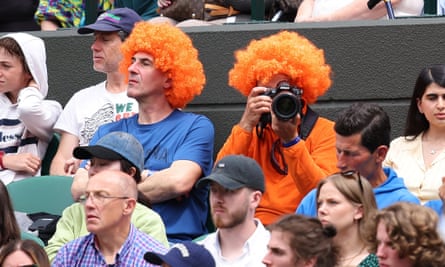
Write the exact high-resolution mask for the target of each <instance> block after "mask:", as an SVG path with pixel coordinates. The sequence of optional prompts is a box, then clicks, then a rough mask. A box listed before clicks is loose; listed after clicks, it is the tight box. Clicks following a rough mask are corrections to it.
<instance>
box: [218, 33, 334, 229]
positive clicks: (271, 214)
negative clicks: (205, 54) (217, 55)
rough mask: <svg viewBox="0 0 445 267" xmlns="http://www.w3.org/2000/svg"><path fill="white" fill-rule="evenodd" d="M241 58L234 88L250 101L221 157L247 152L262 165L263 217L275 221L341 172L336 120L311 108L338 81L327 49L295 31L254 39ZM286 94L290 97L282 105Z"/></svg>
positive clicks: (233, 77) (232, 73) (260, 214)
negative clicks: (332, 73)
mask: <svg viewBox="0 0 445 267" xmlns="http://www.w3.org/2000/svg"><path fill="white" fill-rule="evenodd" d="M235 57H236V62H235V64H234V66H233V68H232V69H231V70H230V72H229V85H230V86H232V87H234V88H236V89H237V90H238V91H239V92H241V93H242V94H243V95H245V96H247V103H246V107H245V110H244V114H243V115H242V117H241V120H240V122H239V123H238V124H237V125H235V126H234V127H233V128H232V132H231V134H230V136H229V137H228V138H227V140H226V142H225V144H224V146H223V147H222V148H221V150H220V151H219V153H218V156H217V160H220V159H221V158H223V157H224V156H226V155H230V154H241V155H245V156H248V157H251V158H253V159H254V160H256V161H257V162H258V163H259V164H260V166H261V168H262V169H263V172H264V176H265V183H266V188H267V190H266V191H265V192H264V195H263V197H262V200H261V202H260V205H259V206H258V208H257V210H256V214H255V216H256V217H257V218H258V219H260V220H261V222H262V223H263V224H265V225H268V224H271V223H272V222H274V221H275V220H276V219H278V217H280V216H281V215H283V214H287V213H292V212H294V211H295V208H296V207H297V206H298V204H299V203H300V201H301V199H302V198H303V197H304V195H305V194H306V193H307V192H309V191H310V190H311V189H313V188H315V187H316V186H317V183H318V181H319V180H321V179H322V178H324V177H326V176H327V175H328V174H330V173H333V172H335V171H336V170H337V168H336V166H335V161H336V160H335V133H334V127H333V125H334V123H333V122H332V121H330V120H327V119H326V118H322V117H319V116H318V114H317V113H315V112H314V111H312V109H310V107H309V105H310V104H312V103H314V102H315V101H316V100H317V98H318V97H319V96H321V95H323V94H324V93H325V92H326V91H327V90H328V88H329V86H330V85H331V82H332V81H331V78H330V74H331V67H330V66H329V65H328V64H326V62H325V57H324V53H323V50H321V49H319V48H317V47H316V46H315V45H314V44H313V43H311V42H310V41H309V40H307V39H306V38H304V37H303V36H301V35H299V34H298V33H296V32H288V31H282V32H279V33H277V34H273V35H271V36H268V37H265V38H263V39H261V40H254V41H252V42H251V43H250V44H249V45H248V46H247V48H245V49H242V50H239V51H237V52H236V53H235ZM277 88H278V89H277ZM275 94H276V95H277V96H274V95H275ZM282 96H287V98H284V99H288V100H285V101H284V102H280V103H281V104H280V105H278V104H277V102H274V101H275V100H276V99H283V98H282ZM273 98H274V99H273ZM290 99H294V100H290ZM273 103H275V104H273ZM286 103H287V104H290V103H292V104H290V105H286ZM282 104H285V105H282ZM274 105H276V106H275V107H276V108H275V109H276V110H279V111H280V110H281V113H280V114H284V115H286V117H284V119H279V118H277V114H276V110H274ZM299 106H300V108H298V107H299ZM294 111H296V112H294ZM291 115H292V116H291ZM287 116H289V117H287ZM283 192H286V193H283Z"/></svg>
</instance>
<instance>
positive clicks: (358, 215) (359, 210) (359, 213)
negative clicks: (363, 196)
mask: <svg viewBox="0 0 445 267" xmlns="http://www.w3.org/2000/svg"><path fill="white" fill-rule="evenodd" d="M361 218H363V205H360V206H358V207H356V208H355V210H354V221H358V220H360V219H361Z"/></svg>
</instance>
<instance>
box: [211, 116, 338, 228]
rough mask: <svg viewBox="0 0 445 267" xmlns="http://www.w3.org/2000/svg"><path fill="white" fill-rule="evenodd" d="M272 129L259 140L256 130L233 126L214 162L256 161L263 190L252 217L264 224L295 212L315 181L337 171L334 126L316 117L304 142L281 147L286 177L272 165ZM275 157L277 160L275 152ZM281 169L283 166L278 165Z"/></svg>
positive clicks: (274, 136)
mask: <svg viewBox="0 0 445 267" xmlns="http://www.w3.org/2000/svg"><path fill="white" fill-rule="evenodd" d="M278 139H279V137H278V135H276V134H275V133H274V132H273V130H272V128H270V126H269V125H268V126H267V127H266V128H265V129H264V136H263V138H262V139H259V138H258V136H257V135H256V132H255V129H254V130H253V131H252V132H247V131H245V130H244V129H242V128H241V127H239V125H235V126H234V127H233V129H232V132H231V134H230V136H229V137H228V138H227V140H226V142H225V144H224V146H223V147H222V148H221V150H220V151H219V153H218V156H217V161H218V160H220V159H221V158H223V157H224V156H226V155H231V154H242V155H245V156H248V157H251V158H253V159H255V160H256V161H257V162H258V164H260V166H261V167H262V169H263V172H264V176H265V179H266V181H265V185H266V190H265V192H264V194H263V197H262V200H261V202H260V205H259V206H258V208H257V210H256V214H255V216H256V217H257V218H258V219H260V220H261V222H262V223H263V224H265V225H268V224H271V223H273V222H274V221H275V220H276V219H278V218H279V217H280V216H281V215H283V214H289V213H294V212H295V210H296V208H297V206H298V204H299V203H300V201H301V199H302V198H303V197H304V195H305V194H307V193H308V192H309V191H310V190H312V189H313V188H315V187H316V186H317V183H318V181H320V180H321V179H322V178H324V177H326V176H327V175H329V174H331V173H334V172H336V171H337V167H336V162H337V158H336V152H335V132H334V123H333V122H332V121H330V120H327V119H325V118H322V117H319V118H318V120H317V122H316V123H315V125H314V128H313V129H312V132H311V133H310V135H309V136H308V137H307V138H306V140H300V141H299V142H298V143H297V144H295V145H293V146H290V147H288V148H285V147H283V146H280V149H281V150H282V152H283V154H284V159H285V161H286V163H287V165H288V174H287V175H283V174H280V173H279V172H278V171H277V170H276V169H275V168H274V167H273V165H272V163H271V149H272V144H273V143H274V142H275V141H276V140H278ZM275 157H276V158H277V159H280V158H281V157H280V156H279V154H278V153H275ZM280 165H281V166H283V164H280Z"/></svg>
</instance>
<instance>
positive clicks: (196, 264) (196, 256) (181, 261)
mask: <svg viewBox="0 0 445 267" xmlns="http://www.w3.org/2000/svg"><path fill="white" fill-rule="evenodd" d="M144 259H145V260H146V261H147V262H149V263H152V264H157V265H161V266H163V267H215V266H216V265H215V260H214V259H213V257H212V254H210V252H209V251H208V250H207V249H206V248H204V247H203V246H201V245H198V244H196V243H194V242H192V241H185V242H183V243H178V244H175V245H174V246H173V247H171V248H170V250H169V251H168V252H167V254H159V253H155V252H147V253H145V255H144ZM218 266H219V265H218Z"/></svg>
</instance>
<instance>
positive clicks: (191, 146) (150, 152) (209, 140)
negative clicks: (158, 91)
mask: <svg viewBox="0 0 445 267" xmlns="http://www.w3.org/2000/svg"><path fill="white" fill-rule="evenodd" d="M138 118H139V116H138V115H134V116H132V117H130V118H127V119H121V120H120V121H117V122H112V123H108V124H105V125H102V126H101V127H99V129H98V130H97V132H96V134H95V135H94V136H93V138H92V139H91V142H90V144H91V145H93V144H95V143H96V142H97V140H99V139H100V138H101V137H102V136H104V135H106V134H107V133H109V132H113V131H123V132H127V133H130V134H132V135H133V136H135V137H136V138H137V139H138V140H139V142H140V143H141V144H142V146H143V147H144V153H145V169H146V170H149V171H150V172H156V171H160V170H163V169H166V168H169V167H170V166H171V164H172V163H173V162H174V161H177V160H190V161H193V162H195V163H197V164H198V165H199V166H201V169H202V176H207V175H209V174H210V172H211V170H212V166H213V144H214V138H215V131H214V127H213V124H212V122H211V121H210V120H209V119H208V118H207V117H205V116H203V115H198V114H193V113H186V112H182V111H180V110H175V111H173V112H172V113H171V114H170V115H169V116H168V117H167V118H165V119H164V120H162V121H160V122H157V123H153V124H139V123H138ZM207 196H208V188H206V187H204V188H199V189H198V188H196V187H193V189H192V190H191V191H190V193H189V194H188V195H187V196H183V197H181V198H177V199H170V200H167V201H164V202H161V203H156V204H153V210H155V211H156V212H158V213H159V215H161V217H162V220H163V221H164V224H165V227H166V231H167V237H168V240H169V242H172V243H175V242H179V241H184V240H192V239H194V238H195V237H198V236H201V235H203V234H205V233H207V228H206V219H207V213H208V212H207V211H208V203H207Z"/></svg>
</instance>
